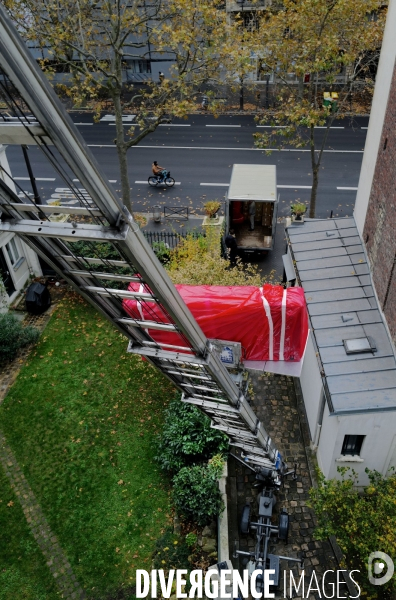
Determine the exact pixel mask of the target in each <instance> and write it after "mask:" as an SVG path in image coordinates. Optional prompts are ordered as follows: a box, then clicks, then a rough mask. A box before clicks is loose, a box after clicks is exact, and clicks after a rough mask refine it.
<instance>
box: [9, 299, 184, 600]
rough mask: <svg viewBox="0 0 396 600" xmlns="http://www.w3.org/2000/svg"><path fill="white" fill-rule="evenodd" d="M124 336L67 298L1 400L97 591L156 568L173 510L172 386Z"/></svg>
mask: <svg viewBox="0 0 396 600" xmlns="http://www.w3.org/2000/svg"><path fill="white" fill-rule="evenodd" d="M126 343H127V342H126V339H125V338H124V337H123V336H122V335H120V333H119V332H117V331H116V330H115V329H114V328H113V327H112V326H111V325H110V324H109V323H107V321H106V320H104V319H103V318H102V317H101V316H99V315H98V314H97V313H96V312H95V311H94V309H92V308H91V307H89V306H88V305H87V304H86V303H85V302H84V301H83V300H82V299H81V298H79V297H78V296H76V295H72V296H70V297H68V298H67V299H66V300H64V301H63V302H62V303H61V305H60V306H59V308H58V310H57V312H56V313H55V314H54V316H53V317H52V319H51V321H50V323H49V325H48V326H47V328H46V330H45V331H44V334H43V335H42V337H41V340H40V342H39V344H38V346H37V348H36V349H35V351H34V352H33V354H32V355H31V358H30V360H29V362H28V364H27V365H26V366H25V367H24V368H23V369H22V371H21V373H20V374H19V376H18V379H17V381H16V383H15V384H14V386H13V387H12V388H11V390H10V392H9V394H8V395H7V397H6V399H5V401H4V403H3V405H2V406H1V407H0V423H1V425H0V426H1V427H2V428H3V431H4V434H5V436H6V438H7V441H8V443H9V445H10V446H11V448H12V450H13V451H14V453H15V455H16V457H17V460H18V461H19V464H20V467H21V468H22V469H23V471H24V474H25V476H26V478H27V480H28V482H29V484H30V485H31V487H32V489H33V491H34V493H35V495H36V497H37V500H38V501H39V502H40V503H41V506H42V508H43V511H44V514H45V515H46V517H47V519H48V522H49V524H50V527H51V528H52V530H53V531H54V533H55V534H56V535H57V536H58V539H59V542H60V544H61V546H62V548H63V550H64V552H65V553H66V555H67V556H68V558H69V561H70V562H71V565H72V567H73V570H74V572H75V575H76V577H77V579H78V580H79V582H80V583H81V585H82V586H83V587H84V589H85V590H86V591H87V593H88V595H92V597H94V598H95V599H98V598H102V597H103V598H105V597H106V595H109V594H113V593H114V592H116V591H117V590H120V589H121V588H122V587H127V586H129V585H131V584H133V583H134V580H135V570H136V569H141V568H144V569H150V568H151V558H150V557H151V554H152V552H153V550H154V547H155V540H156V539H157V538H158V537H159V535H160V534H161V532H162V531H164V530H165V528H166V526H167V524H168V523H169V519H170V516H171V514H170V510H171V507H170V500H169V494H170V490H169V487H168V481H167V480H166V479H165V478H164V476H163V475H162V474H161V472H160V470H159V467H158V466H157V464H156V463H155V461H154V456H155V454H156V444H155V443H154V438H155V436H156V434H157V433H159V431H160V428H161V424H162V421H163V412H164V409H165V408H166V406H167V405H168V402H169V400H170V399H171V398H172V397H173V395H174V393H175V392H174V388H172V386H171V384H170V383H169V382H168V380H166V379H165V378H164V377H163V376H162V374H161V373H159V372H157V371H156V370H155V369H154V368H153V367H151V365H149V364H148V363H147V362H143V361H142V360H141V358H140V357H137V356H134V355H128V354H127V353H126ZM10 540H11V538H10ZM10 543H11V544H19V540H18V539H17V538H15V539H12V540H11V541H10Z"/></svg>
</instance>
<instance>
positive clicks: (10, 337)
mask: <svg viewBox="0 0 396 600" xmlns="http://www.w3.org/2000/svg"><path fill="white" fill-rule="evenodd" d="M39 335H40V332H39V330H38V329H35V328H34V327H23V326H22V324H21V322H20V321H18V319H17V318H16V317H15V316H14V315H12V314H10V313H6V314H4V315H0V361H2V362H3V361H9V360H12V359H13V358H15V356H16V354H17V352H18V350H19V348H23V347H24V346H27V345H28V344H33V343H35V342H37V340H38V337H39Z"/></svg>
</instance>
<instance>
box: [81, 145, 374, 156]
mask: <svg viewBox="0 0 396 600" xmlns="http://www.w3.org/2000/svg"><path fill="white" fill-rule="evenodd" d="M87 146H88V147H89V148H114V150H116V146H115V144H87ZM132 148H155V149H156V150H160V149H163V150H244V151H250V152H311V150H302V149H301V148H224V147H223V148H220V147H215V146H165V144H164V145H163V146H158V145H157V146H148V145H144V144H137V145H136V146H132ZM316 152H319V150H316ZM323 152H330V153H337V152H338V153H340V154H363V152H364V150H323Z"/></svg>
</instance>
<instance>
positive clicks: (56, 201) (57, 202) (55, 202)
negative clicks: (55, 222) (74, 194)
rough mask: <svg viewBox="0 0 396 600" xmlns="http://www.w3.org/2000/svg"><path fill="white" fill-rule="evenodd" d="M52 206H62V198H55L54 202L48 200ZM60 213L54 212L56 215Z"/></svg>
mask: <svg viewBox="0 0 396 600" xmlns="http://www.w3.org/2000/svg"><path fill="white" fill-rule="evenodd" d="M48 204H49V205H50V206H62V204H61V202H60V200H54V201H53V202H48ZM59 214H60V213H54V215H59Z"/></svg>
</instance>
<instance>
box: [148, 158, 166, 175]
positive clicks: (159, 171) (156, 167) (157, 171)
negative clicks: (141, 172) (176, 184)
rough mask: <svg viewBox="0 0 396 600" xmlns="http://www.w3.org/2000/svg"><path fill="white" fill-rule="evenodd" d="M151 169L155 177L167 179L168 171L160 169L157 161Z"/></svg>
mask: <svg viewBox="0 0 396 600" xmlns="http://www.w3.org/2000/svg"><path fill="white" fill-rule="evenodd" d="M151 168H152V171H153V174H154V176H155V177H160V178H161V179H164V178H165V177H166V169H164V167H160V166H159V164H158V163H157V161H156V160H155V161H154V162H153V164H152V165H151Z"/></svg>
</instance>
